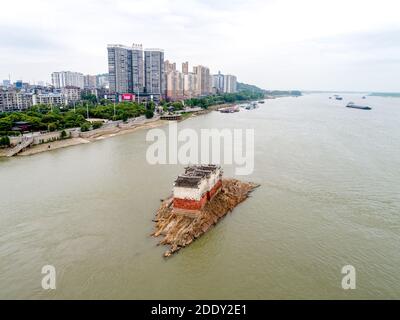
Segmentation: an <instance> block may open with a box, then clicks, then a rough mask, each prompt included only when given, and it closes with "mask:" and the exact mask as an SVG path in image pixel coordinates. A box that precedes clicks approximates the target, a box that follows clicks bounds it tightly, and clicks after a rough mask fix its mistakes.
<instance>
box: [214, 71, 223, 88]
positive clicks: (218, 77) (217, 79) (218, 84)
mask: <svg viewBox="0 0 400 320" xmlns="http://www.w3.org/2000/svg"><path fill="white" fill-rule="evenodd" d="M213 88H214V90H215V92H216V93H222V92H224V75H223V74H221V71H218V74H214V75H213Z"/></svg>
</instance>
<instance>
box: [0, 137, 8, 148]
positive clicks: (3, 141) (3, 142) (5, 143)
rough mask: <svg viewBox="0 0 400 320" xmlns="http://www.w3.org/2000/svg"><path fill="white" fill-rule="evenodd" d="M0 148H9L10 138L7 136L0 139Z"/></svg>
mask: <svg viewBox="0 0 400 320" xmlns="http://www.w3.org/2000/svg"><path fill="white" fill-rule="evenodd" d="M0 146H2V147H4V146H5V147H9V146H10V138H9V137H8V136H4V137H0Z"/></svg>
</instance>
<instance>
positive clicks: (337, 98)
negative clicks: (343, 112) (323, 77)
mask: <svg viewBox="0 0 400 320" xmlns="http://www.w3.org/2000/svg"><path fill="white" fill-rule="evenodd" d="M335 99H336V100H343V98H342V97H341V96H336V97H335Z"/></svg>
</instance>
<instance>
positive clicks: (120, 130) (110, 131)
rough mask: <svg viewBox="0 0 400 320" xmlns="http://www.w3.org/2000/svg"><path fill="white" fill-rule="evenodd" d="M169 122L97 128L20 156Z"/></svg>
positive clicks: (32, 149)
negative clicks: (89, 133)
mask: <svg viewBox="0 0 400 320" xmlns="http://www.w3.org/2000/svg"><path fill="white" fill-rule="evenodd" d="M167 122H168V121H164V120H155V121H152V122H147V123H144V124H138V125H135V126H133V127H114V128H104V129H97V130H96V131H95V132H93V135H90V136H87V137H85V138H82V137H77V138H69V139H64V140H56V141H51V142H47V143H42V144H39V145H34V146H31V147H30V148H27V149H26V150H24V151H22V152H20V153H19V154H18V156H31V155H34V154H38V153H42V152H46V151H51V150H57V149H60V148H66V147H71V146H76V145H79V144H85V143H91V142H95V141H99V140H103V139H107V138H111V137H115V136H119V135H123V134H128V133H132V132H135V131H137V130H141V129H152V128H155V127H159V126H163V125H165V124H166V123H167Z"/></svg>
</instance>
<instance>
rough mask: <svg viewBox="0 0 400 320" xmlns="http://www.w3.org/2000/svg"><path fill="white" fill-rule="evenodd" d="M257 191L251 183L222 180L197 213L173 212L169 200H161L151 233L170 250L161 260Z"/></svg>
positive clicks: (207, 228) (197, 235)
mask: <svg viewBox="0 0 400 320" xmlns="http://www.w3.org/2000/svg"><path fill="white" fill-rule="evenodd" d="M256 187H258V185H257V184H254V183H248V182H241V181H239V180H236V179H224V180H223V181H222V190H221V191H220V192H219V193H218V194H216V195H215V197H214V198H213V199H212V200H211V201H210V202H208V203H207V204H206V205H205V207H204V208H203V210H201V211H200V212H199V213H189V212H188V213H185V212H181V211H179V212H178V211H177V212H175V211H174V210H173V203H172V202H173V200H172V198H168V199H166V200H164V201H163V202H162V204H161V206H160V208H159V209H158V211H157V214H156V218H155V219H154V222H155V223H156V225H155V231H154V232H153V233H152V236H154V237H159V236H161V237H163V238H162V239H161V240H160V242H159V244H162V245H169V246H170V248H169V250H168V251H166V252H165V254H164V256H165V257H168V256H170V255H171V254H173V253H175V252H177V251H179V250H180V249H181V248H183V247H186V246H187V245H189V244H191V243H192V242H193V241H194V240H195V239H197V238H198V237H200V236H201V235H202V234H204V233H205V232H207V231H208V230H209V229H210V228H211V227H212V226H213V225H214V224H216V223H217V222H218V221H219V220H220V219H221V218H222V217H224V216H225V215H226V214H227V213H228V212H230V211H232V210H233V209H234V208H235V207H236V206H237V205H238V204H239V203H241V202H242V201H244V200H246V199H247V198H248V196H249V194H250V192H251V191H253V190H254V189H255V188H256Z"/></svg>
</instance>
